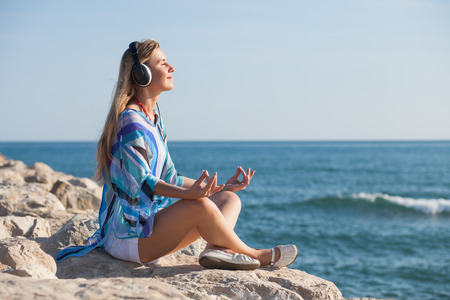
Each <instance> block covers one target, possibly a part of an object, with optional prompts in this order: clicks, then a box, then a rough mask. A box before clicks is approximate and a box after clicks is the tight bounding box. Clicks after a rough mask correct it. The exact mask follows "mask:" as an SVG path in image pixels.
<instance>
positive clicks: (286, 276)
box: [56, 241, 343, 299]
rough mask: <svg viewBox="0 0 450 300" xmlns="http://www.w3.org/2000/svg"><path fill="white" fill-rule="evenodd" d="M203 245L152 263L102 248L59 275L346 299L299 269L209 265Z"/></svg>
mask: <svg viewBox="0 0 450 300" xmlns="http://www.w3.org/2000/svg"><path fill="white" fill-rule="evenodd" d="M196 244H198V245H196ZM203 246H204V241H199V242H196V243H194V244H193V245H192V246H190V247H188V248H187V249H186V248H185V249H183V250H180V251H179V252H178V253H174V254H172V255H170V256H168V257H164V258H162V259H161V260H160V262H159V264H157V265H150V266H147V267H146V266H141V265H139V264H136V263H131V262H126V261H121V260H118V259H115V258H113V257H111V256H110V255H109V254H107V253H106V252H105V251H104V250H101V249H98V250H93V251H92V252H90V253H89V254H87V255H85V256H83V257H73V258H68V259H66V260H64V261H62V262H60V263H58V271H57V274H56V275H57V276H58V278H86V279H93V278H99V277H119V276H124V277H132V278H135V280H136V281H139V280H142V278H149V277H152V278H157V279H159V280H161V281H163V282H165V283H168V284H170V285H172V286H173V287H175V288H177V289H179V290H180V291H181V292H182V293H183V294H184V295H186V296H187V297H189V298H193V299H207V298H218V299H343V298H342V294H341V292H340V291H339V289H338V288H337V287H336V286H335V285H334V283H332V282H329V281H326V280H323V279H321V278H318V277H316V276H313V275H309V274H307V273H305V272H303V271H299V270H293V269H288V268H282V269H269V268H266V269H265V268H260V269H258V270H255V271H228V270H206V269H204V268H202V267H201V266H200V265H199V264H198V252H199V250H200V249H202V248H203ZM190 253H192V254H194V255H189V254H190Z"/></svg>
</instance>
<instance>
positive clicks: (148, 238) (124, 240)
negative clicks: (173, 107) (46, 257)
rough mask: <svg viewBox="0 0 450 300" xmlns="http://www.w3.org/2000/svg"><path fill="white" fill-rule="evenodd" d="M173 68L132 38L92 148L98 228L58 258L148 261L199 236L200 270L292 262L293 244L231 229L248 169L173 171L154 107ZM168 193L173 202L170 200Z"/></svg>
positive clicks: (151, 45) (169, 84)
mask: <svg viewBox="0 0 450 300" xmlns="http://www.w3.org/2000/svg"><path fill="white" fill-rule="evenodd" d="M174 71H175V69H174V68H173V67H172V66H171V65H170V64H169V63H168V61H167V59H166V56H165V54H164V52H163V51H162V50H161V49H160V47H159V44H158V43H157V42H156V41H154V40H146V41H143V42H141V43H138V42H133V43H131V44H130V46H129V49H127V50H126V51H125V53H124V54H123V56H122V61H121V65H120V71H119V79H118V83H117V87H116V91H115V95H114V98H113V101H112V105H111V108H110V111H109V114H108V117H107V120H106V123H105V127H104V130H103V134H102V136H101V138H100V141H99V143H98V149H97V161H98V168H97V173H96V176H97V178H98V179H99V180H100V181H102V182H103V183H104V189H103V198H102V203H101V207H100V213H99V223H100V229H99V230H98V231H97V232H96V233H95V234H94V235H93V236H92V237H91V238H89V239H88V241H87V243H86V246H76V247H69V248H66V249H64V250H63V251H61V252H60V253H59V255H58V258H57V259H58V261H61V260H63V259H65V258H66V257H69V256H81V255H83V254H85V253H87V252H89V251H91V250H92V249H94V248H98V247H103V248H104V249H105V250H106V251H107V252H108V253H110V254H111V255H112V256H114V257H116V258H119V259H123V260H127V261H133V262H137V263H142V264H145V263H152V262H156V261H157V259H159V258H160V257H163V256H165V255H168V254H170V253H172V252H175V251H177V250H179V249H182V248H184V247H186V246H187V245H189V244H191V243H193V242H194V241H196V240H197V239H198V238H199V237H203V238H204V239H205V240H206V241H207V245H206V248H205V250H204V251H203V252H202V254H201V255H200V259H199V262H200V264H201V265H202V266H203V267H205V268H223V269H242V270H252V269H256V268H258V267H260V266H267V265H271V266H274V267H283V266H287V265H289V264H291V263H293V262H294V261H295V259H296V258H297V254H298V251H297V247H296V246H294V245H282V246H277V247H275V248H273V249H254V248H251V247H249V246H247V245H246V244H245V243H244V242H242V241H241V240H240V239H239V237H238V236H237V235H236V233H235V232H234V231H233V228H234V226H235V224H236V221H237V219H238V215H239V212H240V207H241V204H240V199H239V197H238V196H237V195H236V194H235V192H237V191H239V190H243V189H245V188H246V187H247V186H248V185H249V183H250V180H251V179H252V177H253V175H254V173H255V171H251V170H250V169H248V170H247V171H244V169H242V168H241V167H238V168H237V170H236V173H235V174H234V175H233V176H232V177H231V178H230V179H229V180H228V181H227V182H226V183H225V184H222V185H219V186H218V185H217V174H216V173H214V175H213V176H212V177H211V176H210V175H209V174H208V172H207V171H203V172H202V174H201V176H200V177H199V178H198V179H197V180H194V179H190V178H187V177H183V176H180V175H179V174H178V173H177V171H176V169H175V167H174V164H173V162H172V160H171V158H170V155H169V152H168V148H167V141H166V137H165V129H164V125H163V123H162V121H161V118H160V116H159V114H158V112H157V110H155V106H156V105H157V102H158V100H159V96H160V94H161V93H162V92H164V91H170V90H172V89H173V72H174ZM158 111H159V110H158ZM241 176H242V180H239V178H240V177H241ZM172 198H179V199H180V200H178V201H177V202H175V203H173V204H171V200H172Z"/></svg>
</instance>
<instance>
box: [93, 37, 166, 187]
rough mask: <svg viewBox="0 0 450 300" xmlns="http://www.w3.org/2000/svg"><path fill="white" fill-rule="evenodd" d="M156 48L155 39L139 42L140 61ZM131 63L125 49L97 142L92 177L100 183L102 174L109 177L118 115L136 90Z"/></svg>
mask: <svg viewBox="0 0 450 300" xmlns="http://www.w3.org/2000/svg"><path fill="white" fill-rule="evenodd" d="M158 48H159V43H158V42H157V41H155V40H151V39H149V40H145V41H142V42H140V43H139V45H138V46H137V50H138V53H139V61H140V63H142V64H145V63H147V62H148V61H149V60H150V59H151V58H152V56H153V54H154V53H155V50H156V49H158ZM133 64H134V61H133V58H132V56H131V53H130V50H129V49H127V50H126V51H125V52H124V54H123V55H122V60H121V61H120V69H119V78H118V80H117V85H116V87H115V92H114V96H113V98H112V101H111V107H110V109H109V113H108V116H107V118H106V122H105V126H104V127H103V133H102V135H101V137H100V140H99V142H98V144H97V170H96V172H95V175H94V178H95V179H96V180H98V181H99V182H101V183H103V182H104V178H103V175H104V176H105V178H109V167H110V163H111V159H112V153H111V148H112V145H113V143H114V138H115V135H116V131H117V128H118V123H119V116H120V114H121V113H122V112H123V111H124V110H125V107H126V106H127V104H128V102H129V101H130V100H131V99H132V98H133V97H134V96H135V94H136V92H137V88H138V86H137V85H136V84H135V83H134V82H133V80H132V79H131V68H132V67H133Z"/></svg>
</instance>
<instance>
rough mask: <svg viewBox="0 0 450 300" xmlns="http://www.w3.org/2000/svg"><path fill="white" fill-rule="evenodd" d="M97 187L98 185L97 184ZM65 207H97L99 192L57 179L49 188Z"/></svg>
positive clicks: (99, 197) (83, 208)
mask: <svg viewBox="0 0 450 300" xmlns="http://www.w3.org/2000/svg"><path fill="white" fill-rule="evenodd" d="M97 187H98V186H97ZM50 192H51V193H52V194H54V195H55V196H56V197H57V198H58V199H59V200H60V201H61V203H62V204H63V205H64V207H66V208H67V209H75V210H76V209H81V210H87V209H91V210H93V209H98V208H99V207H100V202H101V192H99V193H98V192H97V191H95V190H94V191H93V190H91V189H88V188H85V187H80V186H74V185H72V184H71V183H70V182H66V181H62V180H58V181H56V182H55V184H54V185H53V187H52V189H51V190H50Z"/></svg>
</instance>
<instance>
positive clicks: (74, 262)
mask: <svg viewBox="0 0 450 300" xmlns="http://www.w3.org/2000/svg"><path fill="white" fill-rule="evenodd" d="M100 199H101V188H100V187H99V186H98V185H97V184H96V183H95V182H93V181H92V180H90V179H88V178H76V177H73V176H70V175H67V174H63V173H59V172H55V171H53V170H52V169H51V168H50V167H49V166H47V165H45V164H43V163H35V164H33V165H32V166H29V167H27V166H26V165H25V164H24V163H23V162H20V161H14V160H10V159H7V158H5V157H3V156H1V155H0V299H12V298H14V299H25V298H26V299H30V298H31V299H35V298H36V299H37V298H46V299H121V298H133V299H343V298H342V294H341V292H340V291H339V289H338V288H337V287H336V286H335V285H334V284H333V283H332V282H329V281H326V280H323V279H321V278H318V277H316V276H313V275H310V274H307V273H305V272H303V271H300V270H294V269H289V268H282V269H269V268H260V269H258V270H255V271H227V270H207V269H204V268H202V267H201V266H200V265H199V264H198V255H199V253H200V252H201V251H202V250H203V247H204V245H205V242H204V241H203V240H199V241H197V242H196V243H194V244H192V245H190V246H188V247H186V248H185V249H182V250H180V251H178V252H176V253H173V254H171V255H169V256H167V257H164V258H162V259H161V260H160V261H159V263H158V264H153V265H148V266H143V265H140V264H136V263H131V262H126V261H121V260H117V259H115V258H113V257H111V256H110V255H109V254H107V253H106V252H105V251H103V250H102V249H97V250H94V251H92V252H91V253H89V254H87V255H85V256H83V257H74V258H68V259H66V260H64V261H62V262H61V263H58V265H56V263H55V260H54V258H55V257H56V254H57V253H58V252H59V251H60V249H62V248H64V247H66V246H69V245H82V244H84V243H85V242H86V239H87V238H88V237H89V236H90V235H92V234H93V233H94V232H95V230H96V229H97V228H98V223H97V210H98V207H99V205H100ZM24 287H26V288H24Z"/></svg>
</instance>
